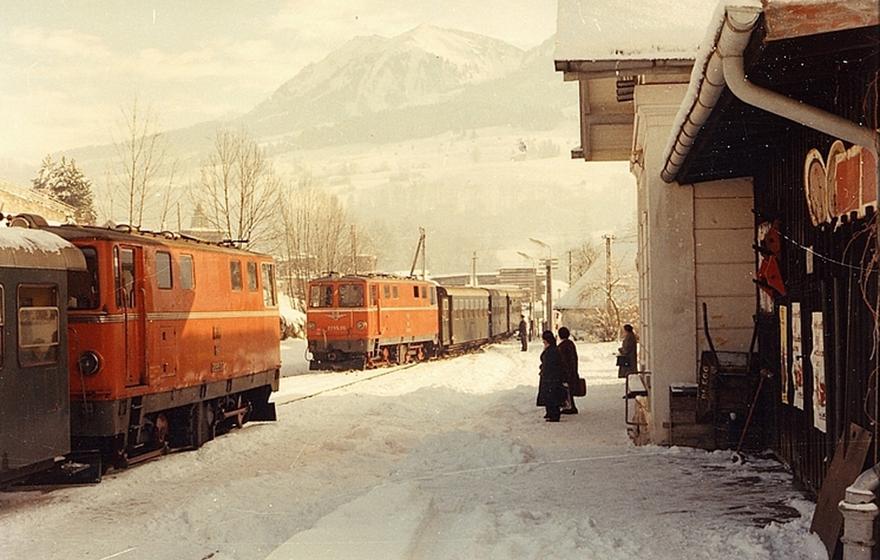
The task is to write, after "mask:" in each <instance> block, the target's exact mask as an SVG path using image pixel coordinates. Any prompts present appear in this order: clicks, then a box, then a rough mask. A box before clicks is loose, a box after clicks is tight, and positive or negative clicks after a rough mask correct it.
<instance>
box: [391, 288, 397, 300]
mask: <svg viewBox="0 0 880 560" xmlns="http://www.w3.org/2000/svg"><path fill="white" fill-rule="evenodd" d="M391 297H393V298H394V299H397V286H391Z"/></svg>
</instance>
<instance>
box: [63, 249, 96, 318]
mask: <svg viewBox="0 0 880 560" xmlns="http://www.w3.org/2000/svg"><path fill="white" fill-rule="evenodd" d="M80 251H81V252H82V254H83V257H85V260H86V270H71V271H68V273H67V295H68V305H67V306H68V308H70V309H97V308H98V306H99V305H100V303H101V301H100V298H99V297H98V294H99V293H100V292H99V291H98V251H97V250H96V249H95V248H94V247H81V248H80Z"/></svg>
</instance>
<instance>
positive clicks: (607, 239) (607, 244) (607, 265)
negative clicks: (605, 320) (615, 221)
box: [602, 233, 614, 317]
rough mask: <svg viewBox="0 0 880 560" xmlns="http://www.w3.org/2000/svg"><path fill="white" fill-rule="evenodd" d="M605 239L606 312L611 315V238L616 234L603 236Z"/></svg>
mask: <svg viewBox="0 0 880 560" xmlns="http://www.w3.org/2000/svg"><path fill="white" fill-rule="evenodd" d="M602 239H604V240H605V312H606V313H608V316H609V317H610V316H611V313H612V311H613V309H612V306H611V240H612V239H614V236H613V235H611V234H610V233H608V234H605V235H603V236H602Z"/></svg>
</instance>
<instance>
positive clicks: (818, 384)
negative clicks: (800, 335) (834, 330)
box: [810, 313, 828, 432]
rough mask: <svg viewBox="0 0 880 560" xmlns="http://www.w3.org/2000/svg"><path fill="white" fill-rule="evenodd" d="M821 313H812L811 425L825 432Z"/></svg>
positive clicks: (823, 345) (823, 356)
mask: <svg viewBox="0 0 880 560" xmlns="http://www.w3.org/2000/svg"><path fill="white" fill-rule="evenodd" d="M824 330H825V329H824V325H823V324H822V313H813V351H812V352H810V363H811V364H812V366H813V425H814V426H816V428H817V429H819V430H822V431H823V432H826V431H827V429H826V424H825V420H826V418H827V413H828V411H827V409H826V407H825V397H826V394H825V332H824Z"/></svg>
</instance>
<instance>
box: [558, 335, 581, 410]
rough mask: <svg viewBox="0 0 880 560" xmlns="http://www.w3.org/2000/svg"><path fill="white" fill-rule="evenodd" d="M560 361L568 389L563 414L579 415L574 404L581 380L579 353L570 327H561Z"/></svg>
mask: <svg viewBox="0 0 880 560" xmlns="http://www.w3.org/2000/svg"><path fill="white" fill-rule="evenodd" d="M559 338H560V339H562V340H561V341H560V342H559V346H558V348H559V360H560V361H561V362H562V379H563V381H564V382H565V384H566V385H567V387H568V403H567V404H568V406H566V407H564V408H563V409H562V414H577V413H578V409H577V406H576V405H575V404H574V392H575V389H576V387H577V385H578V382H579V380H580V375H578V351H577V347H576V346H575V345H574V342H573V341H572V340H571V332H570V331H569V330H568V327H559Z"/></svg>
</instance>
